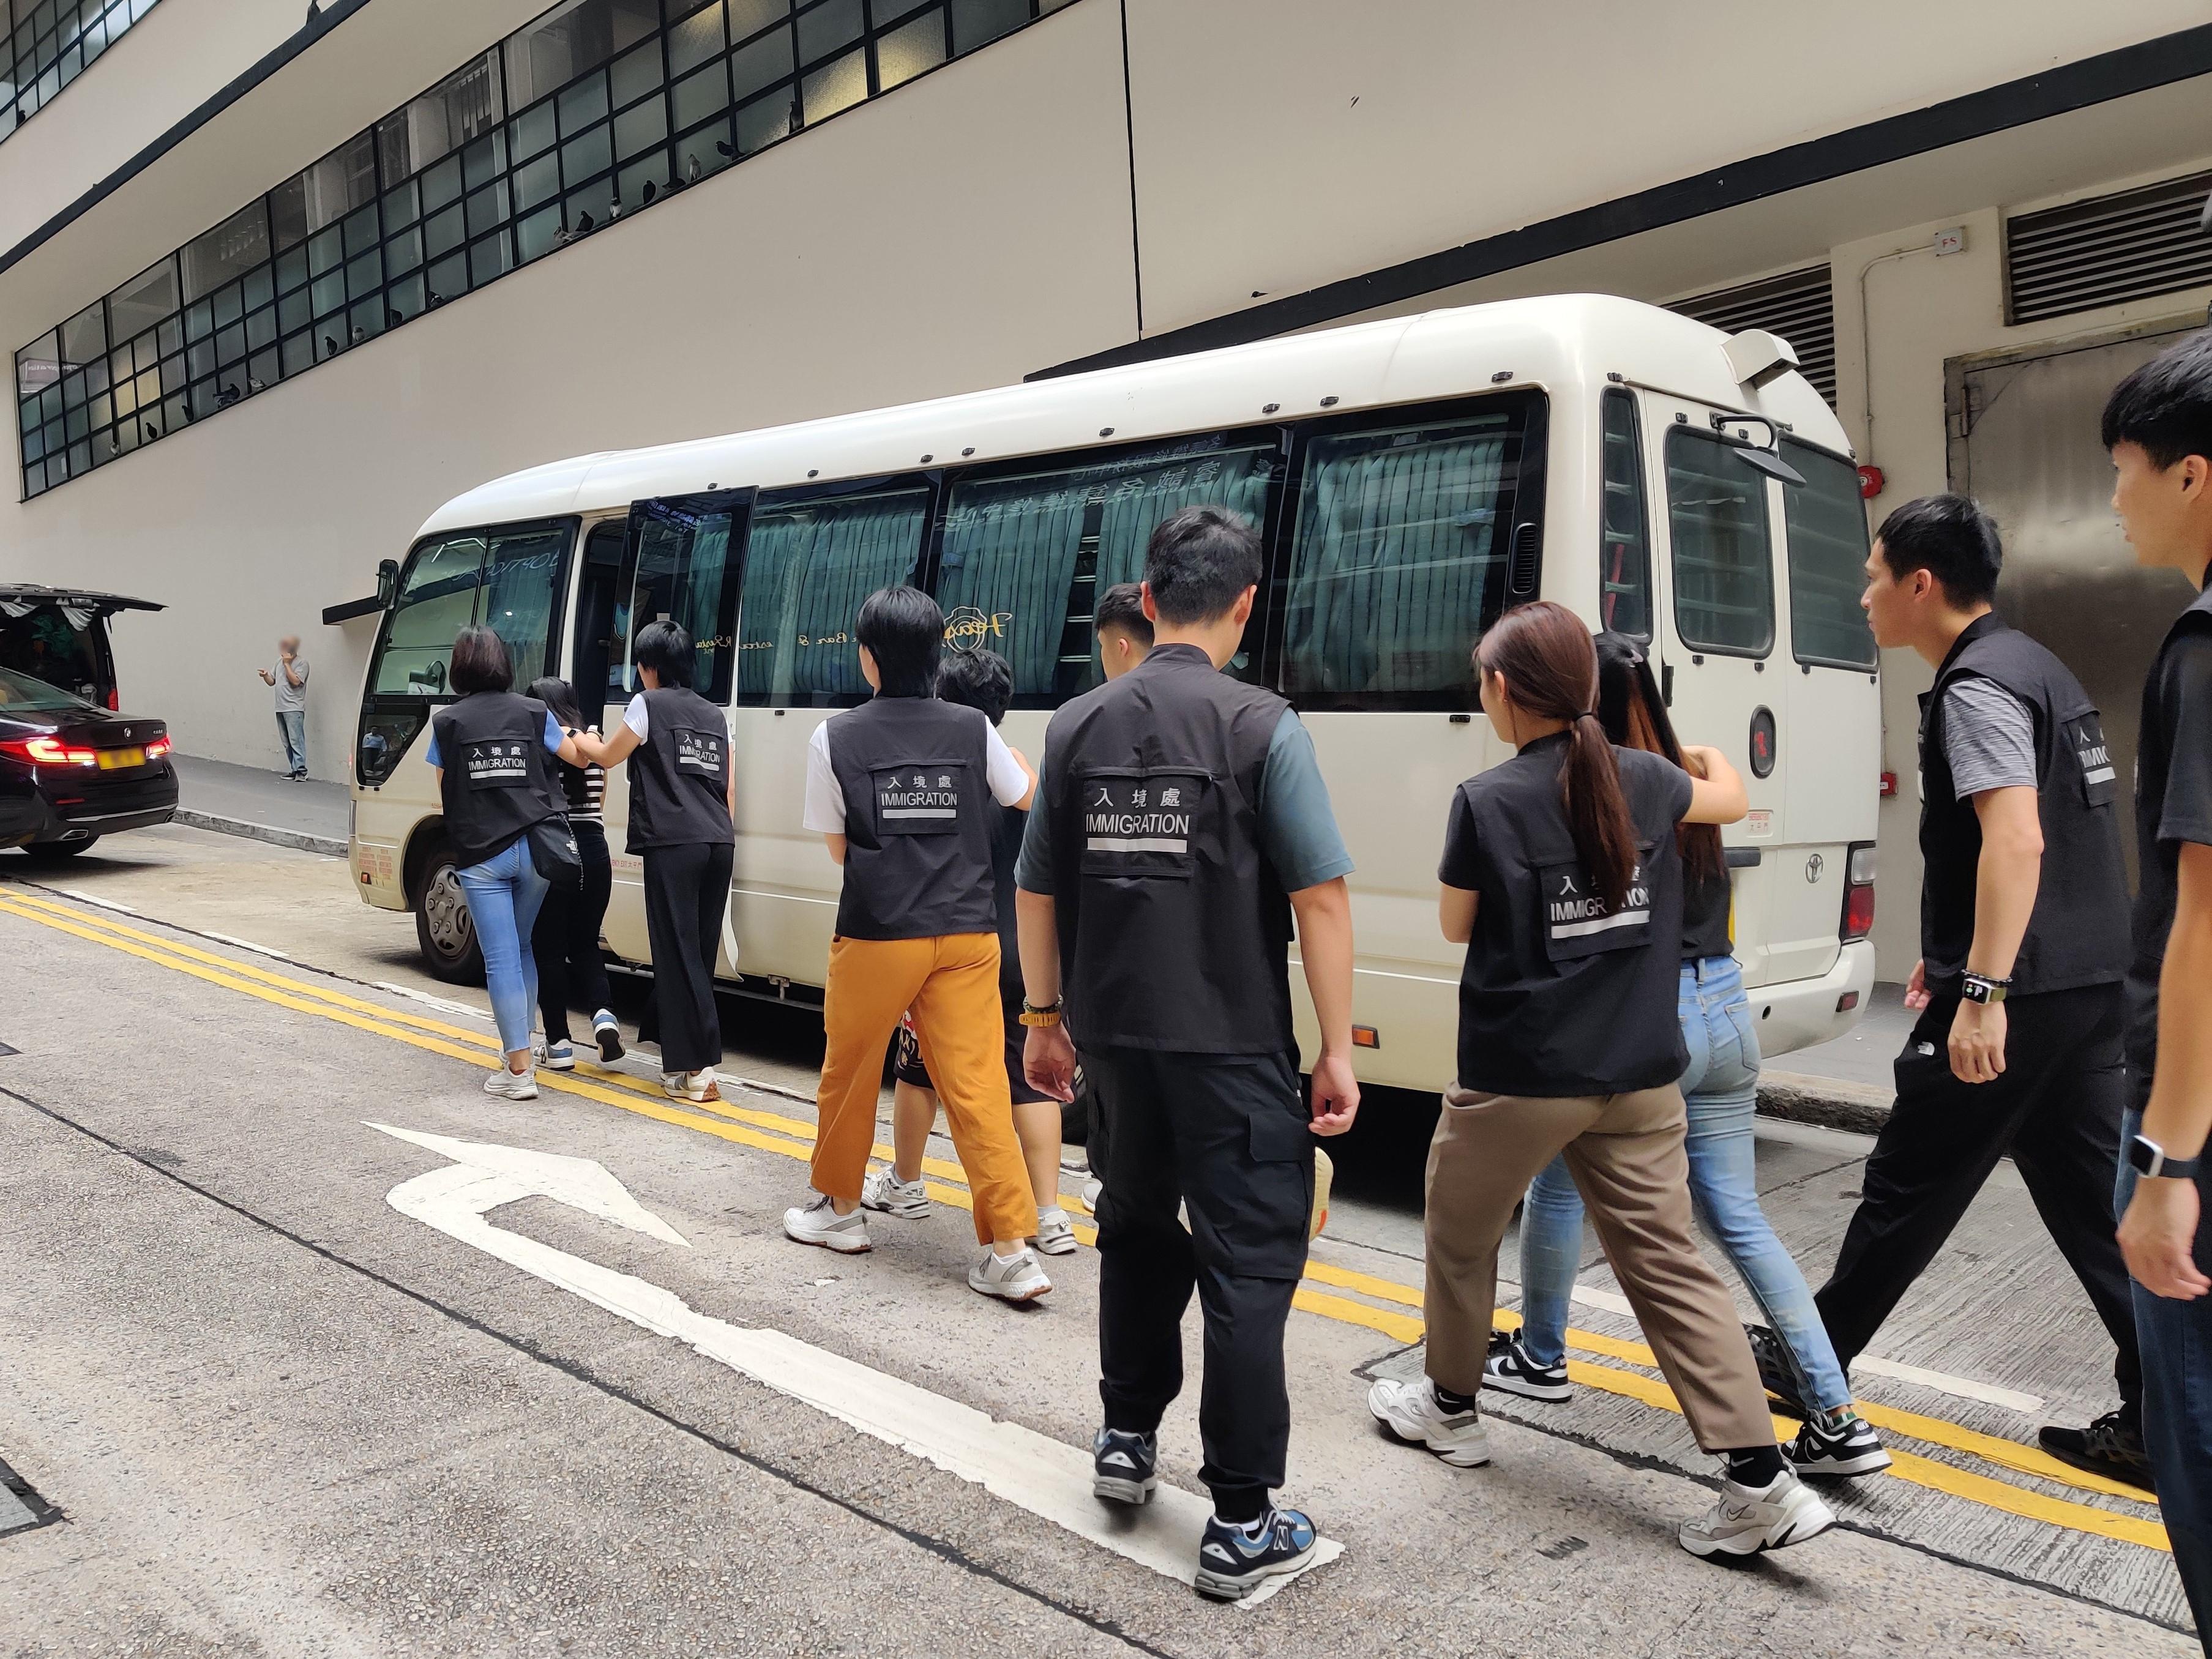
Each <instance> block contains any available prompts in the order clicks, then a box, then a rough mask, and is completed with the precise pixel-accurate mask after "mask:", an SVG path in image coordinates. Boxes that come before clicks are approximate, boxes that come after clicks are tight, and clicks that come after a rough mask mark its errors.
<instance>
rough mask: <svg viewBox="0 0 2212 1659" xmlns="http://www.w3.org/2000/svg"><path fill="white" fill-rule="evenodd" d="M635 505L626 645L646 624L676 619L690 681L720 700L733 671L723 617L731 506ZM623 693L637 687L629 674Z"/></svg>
mask: <svg viewBox="0 0 2212 1659" xmlns="http://www.w3.org/2000/svg"><path fill="white" fill-rule="evenodd" d="M637 510H638V514H639V518H638V528H637V537H638V549H637V574H636V578H635V581H634V582H633V584H632V586H631V589H630V597H629V606H628V608H627V609H628V617H627V620H628V621H629V623H630V627H631V632H630V635H629V637H630V639H631V641H632V642H633V643H635V640H636V636H637V635H638V634H639V633H641V632H642V631H643V630H644V629H646V627H647V626H648V625H649V624H651V623H656V622H659V621H662V620H664V619H665V620H666V621H669V622H672V623H676V624H677V625H678V627H680V628H682V629H684V632H685V633H687V634H689V635H690V636H691V652H692V657H691V686H692V689H693V690H696V692H698V694H699V695H700V696H702V697H704V698H706V699H707V701H708V702H728V701H729V696H730V680H731V678H732V670H731V663H730V659H731V656H732V651H731V647H732V644H733V643H734V641H733V640H732V637H731V633H730V627H729V618H730V616H731V613H732V608H733V599H734V596H733V594H732V592H731V588H732V579H733V576H734V574H735V573H734V571H733V569H732V565H731V558H730V553H731V549H730V527H731V525H732V521H733V520H734V517H735V510H734V509H733V508H723V509H720V510H718V511H713V512H705V513H701V512H694V511H691V510H690V509H688V508H686V507H683V506H681V505H679V504H678V503H675V502H671V501H647V502H645V503H643V504H642V505H641V506H640V507H639V508H638V509H637ZM643 689H644V688H643V686H642V684H641V683H640V682H639V681H638V679H637V675H636V671H635V669H632V670H631V671H630V673H629V690H633V691H635V690H643Z"/></svg>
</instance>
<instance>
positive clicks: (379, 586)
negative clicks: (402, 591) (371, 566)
mask: <svg viewBox="0 0 2212 1659" xmlns="http://www.w3.org/2000/svg"><path fill="white" fill-rule="evenodd" d="M398 597H399V561H398V560H397V559H385V560H383V561H381V562H379V564H378V565H377V567H376V603H377V605H378V608H379V609H380V610H385V611H389V610H391V609H392V600H394V599H398Z"/></svg>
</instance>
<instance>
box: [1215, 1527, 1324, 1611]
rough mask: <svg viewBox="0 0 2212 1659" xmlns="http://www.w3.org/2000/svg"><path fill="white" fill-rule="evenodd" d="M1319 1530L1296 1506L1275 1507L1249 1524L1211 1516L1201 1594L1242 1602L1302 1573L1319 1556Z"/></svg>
mask: <svg viewBox="0 0 2212 1659" xmlns="http://www.w3.org/2000/svg"><path fill="white" fill-rule="evenodd" d="M1318 1541H1319V1534H1316V1532H1315V1531H1314V1523H1313V1522H1310V1521H1309V1520H1307V1519H1306V1517H1305V1516H1304V1515H1301V1514H1300V1513H1299V1512H1298V1511H1297V1510H1278V1509H1270V1510H1268V1511H1267V1514H1265V1515H1263V1516H1261V1517H1260V1518H1259V1519H1258V1520H1257V1521H1255V1522H1252V1524H1251V1525H1250V1526H1249V1527H1240V1526H1238V1525H1237V1523H1236V1522H1233V1521H1224V1520H1223V1519H1222V1518H1221V1517H1220V1516H1218V1515H1217V1516H1211V1517H1210V1518H1209V1519H1208V1520H1207V1521H1206V1536H1205V1538H1204V1539H1202V1540H1201V1541H1200V1543H1199V1547H1198V1574H1197V1577H1194V1579H1193V1580H1192V1581H1191V1582H1192V1584H1193V1585H1194V1587H1195V1588H1196V1589H1197V1591H1198V1593H1199V1594H1200V1595H1204V1596H1210V1597H1211V1598H1212V1599H1213V1600H1214V1601H1243V1599H1244V1598H1245V1597H1246V1596H1248V1595H1250V1594H1251V1593H1252V1592H1253V1591H1254V1590H1255V1589H1259V1588H1260V1586H1261V1585H1262V1584H1264V1583H1267V1580H1269V1579H1270V1578H1280V1577H1284V1576H1285V1575H1286V1574H1289V1573H1293V1572H1296V1571H1298V1570H1299V1569H1300V1568H1301V1567H1303V1566H1304V1565H1305V1564H1306V1563H1307V1562H1309V1561H1310V1560H1312V1559H1313V1553H1314V1546H1315V1544H1316V1543H1317V1542H1318Z"/></svg>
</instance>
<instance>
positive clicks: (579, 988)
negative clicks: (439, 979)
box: [530, 675, 623, 1072]
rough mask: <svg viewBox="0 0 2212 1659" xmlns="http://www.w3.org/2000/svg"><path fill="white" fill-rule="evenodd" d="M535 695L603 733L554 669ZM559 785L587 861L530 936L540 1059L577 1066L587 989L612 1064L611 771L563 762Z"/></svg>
mask: <svg viewBox="0 0 2212 1659" xmlns="http://www.w3.org/2000/svg"><path fill="white" fill-rule="evenodd" d="M530 695H531V696H533V697H535V698H537V699H538V702H542V703H544V705H545V706H546V708H549V709H550V710H551V711H552V713H553V718H554V719H555V720H558V721H560V722H561V729H562V731H563V732H566V733H567V734H568V736H570V737H572V738H573V737H575V736H578V735H580V734H581V735H584V736H588V737H592V738H597V737H598V736H599V728H598V727H597V726H586V725H585V723H584V714H583V710H582V709H580V708H578V707H577V706H576V694H575V692H574V691H573V690H570V689H569V686H568V681H566V680H557V679H555V678H552V677H551V676H550V675H548V676H547V677H546V678H544V679H540V680H532V682H531V684H530ZM561 787H562V791H563V793H565V794H566V795H567V797H568V828H569V829H573V830H574V832H575V835H576V853H577V855H578V856H579V857H580V858H581V859H582V860H583V861H584V885H583V887H582V889H581V890H580V891H566V892H564V891H562V890H560V889H558V888H556V889H553V890H550V891H549V892H548V893H547V894H546V895H545V902H544V905H542V906H541V907H540V908H539V909H538V926H537V927H536V929H535V930H534V931H532V933H531V935H530V954H531V957H532V959H533V960H534V961H536V963H538V1018H540V1019H541V1020H543V1021H544V1026H545V1042H544V1048H543V1049H542V1050H541V1051H540V1052H539V1055H538V1060H539V1063H540V1064H542V1065H544V1066H545V1068H546V1069H547V1070H549V1071H554V1072H572V1071H574V1070H575V1068H576V1054H575V1050H574V1048H572V1047H571V1046H570V1044H569V1042H568V1005H569V1003H570V1001H571V1000H573V998H574V995H575V994H576V993H578V992H581V993H582V994H583V999H584V1006H586V1008H589V1009H591V1010H592V1040H593V1041H594V1042H597V1043H598V1044H599V1058H600V1060H603V1061H605V1063H606V1064H607V1065H609V1066H611V1065H613V1064H614V1063H615V1061H617V1060H620V1059H621V1058H622V1056H623V1044H622V1028H621V1027H620V1026H619V1025H617V1024H616V1023H615V1016H614V1011H613V1009H612V1008H611V1007H610V1006H608V1005H609V1004H610V1003H611V1001H612V1000H613V994H612V992H611V989H610V987H609V986H608V984H607V967H606V963H605V959H604V958H603V957H601V956H600V955H599V924H600V923H601V922H603V921H605V920H606V915H607V901H608V899H609V898H610V897H611V896H613V892H614V878H615V872H614V860H612V859H611V857H610V856H609V855H608V853H607V827H606V819H605V805H606V793H607V775H606V770H605V768H604V767H601V766H600V765H599V763H597V762H586V763H585V764H584V765H582V766H580V767H578V766H569V765H567V764H565V763H564V764H563V765H562V768H561Z"/></svg>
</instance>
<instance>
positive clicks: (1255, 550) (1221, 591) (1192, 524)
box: [1145, 507, 1260, 624]
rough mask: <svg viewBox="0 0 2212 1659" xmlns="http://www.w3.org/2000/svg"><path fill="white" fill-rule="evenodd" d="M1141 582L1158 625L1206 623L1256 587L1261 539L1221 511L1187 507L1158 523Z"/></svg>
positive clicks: (1245, 524)
mask: <svg viewBox="0 0 2212 1659" xmlns="http://www.w3.org/2000/svg"><path fill="white" fill-rule="evenodd" d="M1145 581H1146V585H1147V586H1149V587H1151V589H1152V608H1153V610H1154V611H1157V612H1158V614H1159V618H1160V620H1161V621H1162V622H1170V623H1185V624H1188V623H1202V622H1211V621H1212V620H1213V619H1214V618H1215V617H1218V616H1220V615H1221V614H1222V613H1223V612H1224V611H1227V610H1228V609H1229V607H1230V606H1231V605H1235V604H1236V603H1237V595H1238V594H1239V593H1242V592H1243V591H1244V590H1245V589H1246V588H1248V587H1256V586H1259V582H1260V538H1259V537H1258V535H1257V534H1255V532H1254V531H1253V529H1252V526H1251V525H1250V524H1249V522H1247V521H1246V520H1245V519H1244V517H1243V514H1241V513H1231V511H1230V510H1229V509H1228V508H1227V507H1185V508H1183V510H1182V512H1180V513H1175V514H1174V515H1172V516H1171V517H1170V518H1166V519H1163V520H1161V521H1160V526H1159V528H1158V529H1157V530H1155V531H1153V532H1152V544H1151V545H1150V546H1149V547H1147V548H1146V550H1145Z"/></svg>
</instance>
